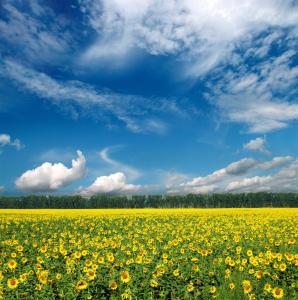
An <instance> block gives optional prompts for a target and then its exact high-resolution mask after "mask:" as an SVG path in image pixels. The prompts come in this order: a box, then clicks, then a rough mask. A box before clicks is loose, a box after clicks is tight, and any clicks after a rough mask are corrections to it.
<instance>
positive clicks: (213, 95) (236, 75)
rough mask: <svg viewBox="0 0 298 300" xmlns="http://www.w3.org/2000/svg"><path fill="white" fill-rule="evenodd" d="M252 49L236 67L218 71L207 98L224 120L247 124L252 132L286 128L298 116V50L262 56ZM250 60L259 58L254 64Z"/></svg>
mask: <svg viewBox="0 0 298 300" xmlns="http://www.w3.org/2000/svg"><path fill="white" fill-rule="evenodd" d="M285 39H286V37H284V41H285ZM285 43H288V41H285ZM282 45H283V47H284V46H285V45H284V44H282ZM249 50H251V49H249ZM249 50H246V53H249V54H247V57H246V58H239V60H238V59H235V64H234V66H233V67H231V68H228V70H227V69H226V66H224V67H222V68H219V69H217V70H216V71H214V74H215V75H214V77H213V79H212V84H208V87H209V92H208V93H206V98H207V99H208V100H209V101H210V103H212V104H213V105H214V106H215V107H216V108H217V109H218V111H219V115H220V116H221V118H222V120H223V121H229V122H235V123H240V124H244V125H246V126H247V127H248V131H249V132H250V133H266V132H270V131H273V130H277V129H282V128H286V127H287V126H288V125H289V123H290V122H291V121H295V120H298V104H297V102H296V95H297V92H298V89H297V79H298V66H297V64H295V57H296V52H295V51H294V50H288V49H287V50H286V51H283V52H282V53H280V54H275V55H272V56H271V57H270V58H266V59H264V58H262V59H261V60H258V59H257V58H256V57H255V54H254V52H252V54H251V53H250V51H249ZM237 58H238V56H237ZM249 60H256V62H255V63H254V65H250V64H249ZM211 77H212V76H211Z"/></svg>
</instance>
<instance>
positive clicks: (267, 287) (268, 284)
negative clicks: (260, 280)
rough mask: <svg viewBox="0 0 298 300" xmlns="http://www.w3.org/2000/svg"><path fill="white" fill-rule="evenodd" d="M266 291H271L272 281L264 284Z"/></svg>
mask: <svg viewBox="0 0 298 300" xmlns="http://www.w3.org/2000/svg"><path fill="white" fill-rule="evenodd" d="M264 291H266V292H271V284H270V283H266V284H265V285H264Z"/></svg>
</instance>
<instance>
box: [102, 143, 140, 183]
mask: <svg viewBox="0 0 298 300" xmlns="http://www.w3.org/2000/svg"><path fill="white" fill-rule="evenodd" d="M116 148H118V147H117V146H113V147H107V148H104V149H103V150H101V151H100V152H99V153H98V154H99V156H100V158H101V159H102V160H103V161H105V162H106V163H108V164H109V165H110V166H112V167H113V168H114V169H116V170H117V171H120V172H122V173H124V174H125V175H126V176H127V177H128V179H132V180H134V179H137V178H139V177H140V176H141V175H142V173H141V172H140V171H139V170H137V169H135V168H134V167H131V166H129V165H127V164H124V163H122V162H120V161H117V160H115V159H112V158H111V157H110V152H111V151H112V150H115V149H116Z"/></svg>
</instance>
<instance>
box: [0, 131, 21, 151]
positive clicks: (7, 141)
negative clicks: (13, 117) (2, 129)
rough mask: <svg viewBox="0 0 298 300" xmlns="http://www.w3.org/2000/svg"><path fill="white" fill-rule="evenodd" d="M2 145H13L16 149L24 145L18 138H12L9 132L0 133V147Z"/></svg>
mask: <svg viewBox="0 0 298 300" xmlns="http://www.w3.org/2000/svg"><path fill="white" fill-rule="evenodd" d="M4 146H13V147H15V148H16V149H17V150H20V149H22V148H24V147H25V146H24V145H23V144H22V143H21V141H20V140H19V139H15V140H12V139H11V136H10V135H9V134H5V133H2V134H0V148H2V147H4Z"/></svg>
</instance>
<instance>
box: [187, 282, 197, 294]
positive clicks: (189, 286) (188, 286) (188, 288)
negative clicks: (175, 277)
mask: <svg viewBox="0 0 298 300" xmlns="http://www.w3.org/2000/svg"><path fill="white" fill-rule="evenodd" d="M186 289H187V291H188V292H189V293H191V292H193V290H194V289H195V288H194V286H193V283H192V282H191V283H189V284H188V285H187V288H186Z"/></svg>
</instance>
